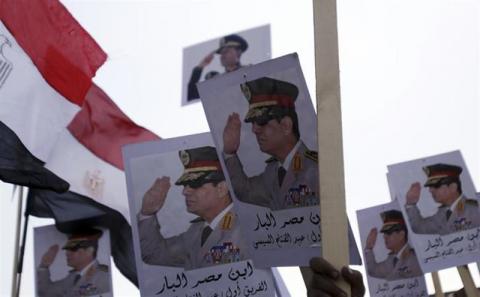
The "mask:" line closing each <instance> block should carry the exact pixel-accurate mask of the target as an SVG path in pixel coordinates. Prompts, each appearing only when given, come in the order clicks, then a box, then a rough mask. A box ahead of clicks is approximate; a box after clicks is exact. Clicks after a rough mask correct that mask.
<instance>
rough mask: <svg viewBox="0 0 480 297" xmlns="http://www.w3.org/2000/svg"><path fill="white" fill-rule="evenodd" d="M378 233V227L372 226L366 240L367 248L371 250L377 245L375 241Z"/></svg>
mask: <svg viewBox="0 0 480 297" xmlns="http://www.w3.org/2000/svg"><path fill="white" fill-rule="evenodd" d="M377 234H378V230H377V228H372V229H371V230H370V232H369V233H368V236H367V241H366V242H365V248H366V249H369V250H371V249H373V247H374V246H375V243H376V242H377Z"/></svg>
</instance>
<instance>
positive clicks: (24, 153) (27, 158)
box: [0, 121, 69, 193]
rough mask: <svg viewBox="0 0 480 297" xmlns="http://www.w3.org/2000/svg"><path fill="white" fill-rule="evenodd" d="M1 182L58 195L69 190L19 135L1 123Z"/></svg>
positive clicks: (64, 182)
mask: <svg viewBox="0 0 480 297" xmlns="http://www.w3.org/2000/svg"><path fill="white" fill-rule="evenodd" d="M0 180H2V181H3V182H6V183H11V184H15V185H21V186H26V187H33V188H39V189H48V190H52V191H55V192H58V193H62V192H65V191H67V190H68V187H69V184H68V183H67V182H66V181H64V180H63V179H61V178H59V177H58V176H56V175H55V174H53V173H52V172H51V171H50V170H48V169H46V168H45V167H43V162H42V161H40V160H39V159H37V158H36V157H35V156H34V155H32V154H31V153H30V152H29V151H28V150H27V148H26V147H25V146H24V145H23V143H22V142H21V141H20V139H19V138H18V137H17V135H16V134H15V133H14V132H13V131H12V130H11V129H10V128H8V127H7V125H5V124H4V123H3V122H1V121H0Z"/></svg>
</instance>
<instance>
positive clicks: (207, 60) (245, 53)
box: [182, 25, 271, 105]
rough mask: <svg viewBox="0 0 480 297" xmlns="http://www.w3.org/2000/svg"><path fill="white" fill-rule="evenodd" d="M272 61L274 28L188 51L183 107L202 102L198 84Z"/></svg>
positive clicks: (221, 39)
mask: <svg viewBox="0 0 480 297" xmlns="http://www.w3.org/2000/svg"><path fill="white" fill-rule="evenodd" d="M270 58H271V41H270V25H263V26H259V27H255V28H251V29H248V30H244V31H241V32H236V33H228V34H225V35H223V36H219V37H218V38H214V39H211V40H208V41H204V42H201V43H197V44H194V45H191V46H188V47H186V48H184V50H183V69H182V73H183V74H182V82H183V83H182V88H183V89H182V105H185V104H188V103H192V102H198V101H199V100H198V99H199V94H198V89H197V86H196V84H197V83H198V82H200V81H204V80H207V79H211V78H213V77H215V76H217V75H221V74H224V73H228V72H232V71H235V70H237V69H240V68H243V67H245V66H248V65H252V64H256V63H259V62H263V61H266V60H269V59H270Z"/></svg>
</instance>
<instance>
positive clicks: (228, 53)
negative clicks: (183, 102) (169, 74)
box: [187, 34, 248, 101]
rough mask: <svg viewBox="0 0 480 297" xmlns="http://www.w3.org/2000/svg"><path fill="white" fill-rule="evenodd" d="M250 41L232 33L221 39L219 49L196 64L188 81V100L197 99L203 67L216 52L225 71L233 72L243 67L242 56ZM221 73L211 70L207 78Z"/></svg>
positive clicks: (210, 60)
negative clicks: (198, 84)
mask: <svg viewBox="0 0 480 297" xmlns="http://www.w3.org/2000/svg"><path fill="white" fill-rule="evenodd" d="M247 48H248V43H247V41H246V40H245V39H243V38H242V37H241V36H240V35H237V34H231V35H227V36H225V37H223V38H222V39H220V45H219V47H218V49H216V50H214V51H213V52H211V53H209V54H208V55H207V56H206V57H205V58H203V60H202V61H201V62H200V64H198V65H197V66H195V67H194V68H193V70H192V75H191V76H190V80H189V81H188V93H187V100H188V101H190V100H193V99H197V98H199V97H200V96H199V95H198V90H197V83H198V82H199V81H200V76H201V75H202V71H203V68H205V67H206V66H207V65H209V64H210V63H211V62H212V60H213V57H214V55H215V54H219V55H220V63H221V64H222V66H223V67H224V68H225V72H232V71H234V70H237V69H239V68H240V67H242V64H241V63H240V57H241V56H242V54H243V53H244V52H245V51H246V50H247ZM218 74H219V73H218V72H217V71H210V72H208V73H207V74H206V75H205V80H207V79H210V78H212V77H214V76H216V75H218Z"/></svg>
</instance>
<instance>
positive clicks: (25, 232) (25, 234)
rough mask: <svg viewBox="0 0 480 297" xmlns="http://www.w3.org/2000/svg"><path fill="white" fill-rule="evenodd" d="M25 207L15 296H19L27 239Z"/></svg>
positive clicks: (26, 210)
mask: <svg viewBox="0 0 480 297" xmlns="http://www.w3.org/2000/svg"><path fill="white" fill-rule="evenodd" d="M27 208H28V202H27ZM27 208H25V212H24V216H25V220H24V222H23V234H22V245H21V246H20V255H19V256H18V266H17V275H18V280H17V285H16V287H17V294H16V297H18V296H20V288H21V285H22V273H23V258H24V256H25V244H26V241H27V231H28V217H29V214H28V209H27Z"/></svg>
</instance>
